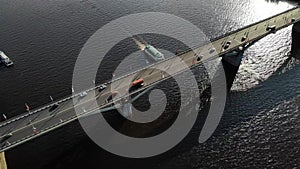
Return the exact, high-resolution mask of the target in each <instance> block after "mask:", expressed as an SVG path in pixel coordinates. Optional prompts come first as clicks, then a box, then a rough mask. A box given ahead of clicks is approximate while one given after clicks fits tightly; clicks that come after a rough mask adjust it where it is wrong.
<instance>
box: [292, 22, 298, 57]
mask: <svg viewBox="0 0 300 169" xmlns="http://www.w3.org/2000/svg"><path fill="white" fill-rule="evenodd" d="M291 53H292V56H294V57H296V56H297V57H298V58H300V22H297V23H295V24H294V25H293V30H292V52H291Z"/></svg>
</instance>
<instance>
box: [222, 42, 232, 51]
mask: <svg viewBox="0 0 300 169" xmlns="http://www.w3.org/2000/svg"><path fill="white" fill-rule="evenodd" d="M230 45H231V41H227V42H226V43H225V44H224V46H223V49H225V50H226V49H228V48H229V46H230Z"/></svg>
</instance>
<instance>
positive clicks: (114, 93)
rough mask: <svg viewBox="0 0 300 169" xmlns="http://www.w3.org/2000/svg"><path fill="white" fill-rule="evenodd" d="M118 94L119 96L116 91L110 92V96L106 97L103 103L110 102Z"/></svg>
mask: <svg viewBox="0 0 300 169" xmlns="http://www.w3.org/2000/svg"><path fill="white" fill-rule="evenodd" d="M118 94H119V92H118V91H113V92H111V94H110V95H109V96H108V97H107V99H106V100H105V102H106V103H109V102H111V101H112V100H113V99H114V98H115V97H116V96H117V95H118Z"/></svg>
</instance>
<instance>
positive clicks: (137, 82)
mask: <svg viewBox="0 0 300 169" xmlns="http://www.w3.org/2000/svg"><path fill="white" fill-rule="evenodd" d="M143 86H144V79H138V80H135V81H133V82H132V83H131V87H130V88H129V90H128V92H129V93H132V92H134V91H136V90H138V89H140V88H142V87H143Z"/></svg>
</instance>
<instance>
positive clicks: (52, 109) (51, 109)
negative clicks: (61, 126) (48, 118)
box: [49, 104, 59, 112]
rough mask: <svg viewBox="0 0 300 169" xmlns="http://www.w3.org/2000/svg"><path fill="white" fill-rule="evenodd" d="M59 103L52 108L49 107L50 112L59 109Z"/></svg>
mask: <svg viewBox="0 0 300 169" xmlns="http://www.w3.org/2000/svg"><path fill="white" fill-rule="evenodd" d="M58 106H59V105H58V104H54V105H53V106H52V107H51V108H50V109H49V112H52V111H54V110H55V109H57V108H58Z"/></svg>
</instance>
